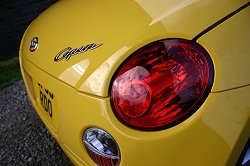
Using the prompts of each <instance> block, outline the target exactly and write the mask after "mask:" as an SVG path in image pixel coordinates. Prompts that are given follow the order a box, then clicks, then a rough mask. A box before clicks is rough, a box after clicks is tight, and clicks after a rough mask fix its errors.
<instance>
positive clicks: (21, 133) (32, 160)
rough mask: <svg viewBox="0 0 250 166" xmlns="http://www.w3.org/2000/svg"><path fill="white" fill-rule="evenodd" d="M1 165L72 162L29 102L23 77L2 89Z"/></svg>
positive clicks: (0, 117)
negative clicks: (21, 79)
mask: <svg viewBox="0 0 250 166" xmlns="http://www.w3.org/2000/svg"><path fill="white" fill-rule="evenodd" d="M0 165H1V166H2V165H3V166H5V165H65V166H67V165H72V163H71V162H70V160H69V159H68V158H67V156H66V155H65V154H64V152H63V151H62V149H61V148H60V147H59V145H58V144H57V143H56V141H55V140H54V139H53V138H52V137H51V135H50V134H49V132H48V130H47V129H46V128H45V126H44V125H43V123H42V121H41V120H40V118H39V117H38V115H37V114H36V112H35V110H34V108H33V107H32V105H31V103H30V102H29V100H28V97H27V93H26V90H25V87H24V84H23V81H17V82H15V83H14V84H13V85H11V86H9V87H7V88H4V89H2V90H0Z"/></svg>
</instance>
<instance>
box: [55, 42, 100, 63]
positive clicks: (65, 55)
mask: <svg viewBox="0 0 250 166" xmlns="http://www.w3.org/2000/svg"><path fill="white" fill-rule="evenodd" d="M102 45H103V44H95V43H92V44H88V45H86V46H81V47H79V48H75V49H72V48H71V47H67V48H65V49H63V50H62V51H60V52H59V53H58V54H57V55H56V56H55V58H54V61H55V62H58V61H61V60H63V59H65V60H66V61H68V60H69V59H70V58H71V57H72V56H73V55H76V54H80V53H82V52H86V51H90V50H94V49H96V48H98V47H100V46H102Z"/></svg>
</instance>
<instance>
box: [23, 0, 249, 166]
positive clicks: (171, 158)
mask: <svg viewBox="0 0 250 166" xmlns="http://www.w3.org/2000/svg"><path fill="white" fill-rule="evenodd" d="M244 5H245V6H244ZM238 9H239V10H238ZM234 11H236V12H234ZM233 12H234V13H233ZM249 18H250V7H249V2H247V1H245V0H229V1H227V2H223V1H217V0H209V1H202V0H195V1H187V0H176V1H170V0H159V1H142V0H126V1H119V2H118V1H115V0H109V1H95V0H93V1H92V0H91V1H82V0H75V1H66V0H64V1H59V2H57V3H56V4H55V5H53V6H52V7H50V8H49V9H48V10H46V11H45V12H44V13H42V14H41V15H40V16H39V17H38V18H37V19H35V20H34V21H33V22H32V24H31V25H30V26H29V28H28V29H27V31H26V32H25V34H24V37H23V39H22V42H21V46H20V66H21V72H22V75H23V79H24V83H25V85H26V88H27V92H28V95H29V98H30V100H31V102H32V104H33V106H34V107H35V109H36V111H37V113H38V114H39V116H40V117H41V119H42V120H43V122H44V123H45V125H46V127H47V128H48V130H49V131H50V133H51V134H52V135H53V137H54V138H55V139H56V140H57V141H58V143H59V144H60V146H61V147H62V149H63V150H64V152H65V153H66V154H67V155H68V157H69V158H70V159H71V160H72V161H73V163H74V164H76V165H95V163H94V162H93V161H92V159H91V158H90V157H89V155H88V153H87V151H86V149H85V147H84V144H83V133H84V131H85V130H86V129H87V128H89V127H99V128H101V129H104V130H105V131H107V132H108V133H109V134H110V135H112V137H113V138H114V139H115V140H116V142H117V144H118V146H119V149H120V154H121V161H120V165H125V166H132V165H192V166H194V165H208V166H210V165H235V164H236V162H237V161H238V159H239V156H240V154H241V152H242V150H243V148H244V146H245V145H246V143H247V140H248V139H249V135H250V132H249V131H250V101H249V99H250V86H249V85H250V77H249V71H250V56H249V55H250V49H249V44H250V20H249ZM209 27H210V28H209ZM207 28H208V29H207ZM202 32H205V33H204V34H203V33H202ZM34 37H38V39H39V46H38V47H37V48H36V50H35V51H31V50H30V41H31V40H32V39H33V38H34ZM168 38H183V39H187V40H192V39H195V40H196V42H197V43H199V44H201V45H202V46H203V47H204V48H205V49H206V50H207V52H208V53H209V55H210V56H211V58H212V61H213V63H214V73H215V74H214V83H213V86H212V89H211V92H210V93H209V95H208V97H207V99H206V100H205V101H204V103H203V104H202V105H201V106H200V108H199V109H198V110H197V111H196V112H195V113H194V114H193V115H192V116H190V117H189V118H187V119H186V120H185V121H183V122H182V123H180V124H178V125H175V126H173V127H171V128H167V129H164V130H158V131H142V130H137V129H133V128H131V127H128V126H127V125H124V124H123V123H122V122H121V121H119V120H118V119H117V118H116V116H115V115H114V113H113V111H112V108H111V104H110V95H109V87H110V83H111V81H112V77H113V75H114V73H115V71H116V70H117V68H118V67H119V66H120V65H121V63H122V62H123V61H124V60H125V59H126V58H127V57H129V56H130V55H131V54H132V53H133V52H134V51H136V50H138V49H139V48H141V47H142V46H144V45H146V44H148V43H151V42H153V41H157V40H160V39H168ZM89 43H94V44H96V49H93V50H90V51H86V52H82V53H78V54H75V55H71V56H69V59H67V60H66V57H63V54H62V53H65V52H66V51H67V50H70V48H71V49H75V48H76V49H77V48H81V46H86V45H87V44H89ZM69 47H70V48H69ZM67 48H68V49H67ZM65 49H66V50H65ZM60 52H61V54H59V53H60ZM56 55H58V56H57V59H59V60H58V62H55V61H54V58H55V57H56ZM48 90H49V92H48ZM39 91H42V93H44V94H45V93H46V91H47V96H49V94H50V97H53V107H54V108H53V116H51V115H50V114H51V113H52V112H51V113H49V112H46V111H44V108H43V106H42V104H41V103H40V101H39V98H40V95H41V94H40V93H39ZM51 117H52V118H51Z"/></svg>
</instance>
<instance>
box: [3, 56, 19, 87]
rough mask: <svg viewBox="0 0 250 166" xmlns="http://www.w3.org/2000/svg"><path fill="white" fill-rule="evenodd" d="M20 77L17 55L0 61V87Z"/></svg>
mask: <svg viewBox="0 0 250 166" xmlns="http://www.w3.org/2000/svg"><path fill="white" fill-rule="evenodd" d="M20 79H21V74H20V68H19V61H18V58H17V57H16V58H13V59H10V60H7V61H3V62H0V89H2V88H4V87H6V86H8V85H10V84H12V83H13V82H15V81H17V80H20Z"/></svg>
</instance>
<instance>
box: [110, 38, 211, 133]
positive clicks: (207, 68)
mask: <svg viewBox="0 0 250 166" xmlns="http://www.w3.org/2000/svg"><path fill="white" fill-rule="evenodd" d="M213 79H214V67H213V63H212V60H211V57H210V56H209V54H208V53H207V51H206V50H205V49H204V48H203V47H202V46H201V45H199V44H198V43H196V42H194V41H190V40H185V39H165V40H159V41H155V42H152V43H150V44H147V45H145V46H144V47H142V48H140V49H139V50H137V51H135V52H134V53H133V54H132V55H130V56H129V57H128V58H127V59H126V60H125V61H124V62H123V63H122V64H121V66H120V67H119V68H118V70H117V71H116V73H115V75H114V76H113V81H112V83H111V88H110V95H111V105H112V108H113V111H114V113H115V115H116V116H117V117H118V119H120V120H121V121H122V122H123V123H125V124H126V125H128V126H131V127H133V128H137V129H140V130H159V129H164V128H169V127H171V126H174V125H177V124H179V123H180V122H182V121H184V120H185V119H187V118H188V117H189V116H191V115H192V114H193V113H194V112H195V111H196V110H197V109H198V108H199V107H200V106H201V104H202V103H203V102H204V100H205V99H206V98H207V96H208V94H209V92H210V90H211V87H212V84H213Z"/></svg>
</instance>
